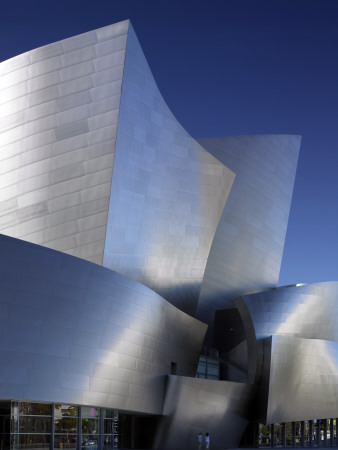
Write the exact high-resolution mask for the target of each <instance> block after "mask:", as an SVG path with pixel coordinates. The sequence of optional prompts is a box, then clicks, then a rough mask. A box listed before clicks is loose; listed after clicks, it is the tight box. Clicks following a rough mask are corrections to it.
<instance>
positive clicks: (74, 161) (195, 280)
mask: <svg viewBox="0 0 338 450" xmlns="http://www.w3.org/2000/svg"><path fill="white" fill-rule="evenodd" d="M1 72H2V77H1V99H2V106H1V115H2V119H1V131H2V134H1V151H0V158H1V169H0V170H1V177H0V188H1V192H0V214H1V216H0V231H1V232H2V233H3V234H6V235H9V236H12V237H17V238H20V239H24V240H26V241H29V242H33V243H37V244H40V245H44V246H46V247H49V248H53V249H56V250H59V251H62V252H65V253H68V254H71V255H74V256H77V257H80V258H83V259H86V260H88V261H92V262H95V263H97V264H100V265H104V266H105V267H108V268H110V269H113V270H116V271H118V272H120V273H122V274H124V275H126V276H129V277H130V278H133V279H135V280H137V281H140V282H142V283H143V284H145V285H147V286H149V287H150V288H152V289H153V290H155V291H156V292H157V293H159V294H160V295H161V296H163V297H164V298H166V299H168V300H169V301H170V302H171V303H172V304H174V305H176V306H178V307H179V308H180V309H181V310H183V311H185V312H188V313H189V314H191V315H193V314H194V313H195V309H196V306H197V301H198V296H199V292H200V287H201V283H202V279H203V276H204V269H205V265H206V262H207V257H208V254H209V250H210V246H211V243H212V239H213V236H214V233H215V231H216V228H217V225H218V222H219V219H220V216H221V214H222V211H223V208H224V204H225V202H226V200H227V197H228V194H229V191H230V189H231V185H232V182H233V179H234V173H233V172H231V171H230V170H229V169H228V168H227V167H225V166H224V165H223V164H222V163H221V162H219V161H218V160H217V159H216V158H214V157H213V156H212V155H211V154H210V153H209V152H207V151H206V150H205V149H204V148H203V147H202V146H201V145H200V144H198V143H197V142H196V141H195V140H194V139H193V138H192V137H191V136H190V135H189V134H188V133H187V132H186V131H185V130H184V129H183V128H182V126H181V125H180V124H179V123H178V122H177V120H176V119H175V117H174V116H173V115H172V113H171V112H170V110H169V109H168V107H167V105H166V103H165V102H164V100H163V98H162V96H161V94H160V92H159V90H158V88H157V85H156V83H155V81H154V79H153V76H152V74H151V71H150V69H149V67H148V64H147V62H146V59H145V57H144V55H143V52H142V49H141V47H140V45H139V43H138V40H137V37H136V35H135V33H134V31H133V29H132V26H131V25H130V23H129V21H124V22H120V23H118V24H114V25H111V26H108V27H105V28H100V29H98V30H94V31H90V32H88V33H85V34H82V35H79V36H76V37H73V38H70V39H65V40H63V41H60V42H56V43H53V44H50V45H47V46H45V47H41V48H39V49H36V50H32V51H30V52H27V53H25V54H23V55H20V56H17V57H15V58H12V59H10V60H8V61H5V62H3V63H2V64H1ZM122 81H123V83H122ZM122 86H123V87H122Z"/></svg>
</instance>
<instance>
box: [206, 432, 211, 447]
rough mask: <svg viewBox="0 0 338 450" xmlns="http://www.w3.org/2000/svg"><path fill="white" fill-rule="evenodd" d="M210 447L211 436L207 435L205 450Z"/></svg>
mask: <svg viewBox="0 0 338 450" xmlns="http://www.w3.org/2000/svg"><path fill="white" fill-rule="evenodd" d="M209 447H210V435H209V433H206V434H205V448H206V449H208V448H209Z"/></svg>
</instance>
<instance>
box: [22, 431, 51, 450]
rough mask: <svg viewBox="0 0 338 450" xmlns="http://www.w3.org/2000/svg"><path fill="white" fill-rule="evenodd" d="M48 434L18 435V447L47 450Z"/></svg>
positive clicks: (30, 449)
mask: <svg viewBox="0 0 338 450" xmlns="http://www.w3.org/2000/svg"><path fill="white" fill-rule="evenodd" d="M50 441H51V435H50V434H20V435H19V445H20V450H21V449H29V450H33V449H39V450H49V449H50Z"/></svg>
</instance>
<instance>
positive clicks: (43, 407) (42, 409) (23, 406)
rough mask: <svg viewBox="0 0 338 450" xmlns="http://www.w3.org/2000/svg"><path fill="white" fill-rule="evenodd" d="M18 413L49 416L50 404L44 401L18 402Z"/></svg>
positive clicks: (50, 411) (50, 413) (50, 412)
mask: <svg viewBox="0 0 338 450" xmlns="http://www.w3.org/2000/svg"><path fill="white" fill-rule="evenodd" d="M19 413H20V415H25V416H51V415H52V405H51V404H49V405H48V404H45V403H28V402H20V403H19Z"/></svg>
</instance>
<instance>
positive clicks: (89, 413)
mask: <svg viewBox="0 0 338 450" xmlns="http://www.w3.org/2000/svg"><path fill="white" fill-rule="evenodd" d="M81 416H82V417H88V418H89V417H100V408H92V407H90V406H82V407H81Z"/></svg>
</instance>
